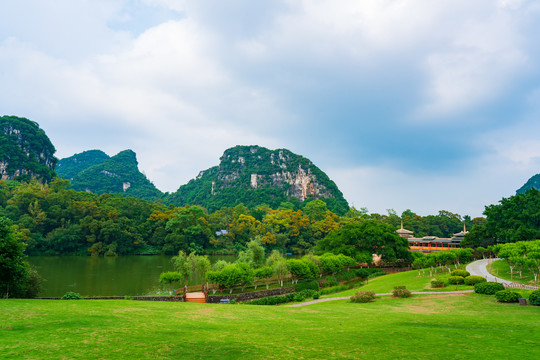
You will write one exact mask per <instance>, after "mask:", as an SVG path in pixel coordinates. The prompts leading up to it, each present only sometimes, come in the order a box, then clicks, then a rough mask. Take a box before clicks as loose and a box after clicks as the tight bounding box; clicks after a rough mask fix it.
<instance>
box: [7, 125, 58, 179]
mask: <svg viewBox="0 0 540 360" xmlns="http://www.w3.org/2000/svg"><path fill="white" fill-rule="evenodd" d="M55 151H56V150H55V148H54V146H53V144H52V143H51V140H49V138H48V137H47V135H46V134H45V131H43V130H42V129H40V128H39V125H38V124H37V123H36V122H33V121H30V120H28V119H25V118H19V117H16V116H1V117H0V180H29V179H30V178H39V179H41V180H43V181H45V182H48V181H50V180H51V179H52V178H53V177H54V166H55V164H56V162H57V161H58V159H56V158H55V157H54V153H55Z"/></svg>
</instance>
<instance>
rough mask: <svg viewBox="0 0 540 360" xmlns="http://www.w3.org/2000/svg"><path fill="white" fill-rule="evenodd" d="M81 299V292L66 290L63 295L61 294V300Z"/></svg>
mask: <svg viewBox="0 0 540 360" xmlns="http://www.w3.org/2000/svg"><path fill="white" fill-rule="evenodd" d="M82 299H83V297H82V296H81V294H79V293H76V292H73V291H68V292H67V293H65V294H64V296H62V300H82Z"/></svg>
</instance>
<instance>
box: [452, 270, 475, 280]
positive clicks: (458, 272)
mask: <svg viewBox="0 0 540 360" xmlns="http://www.w3.org/2000/svg"><path fill="white" fill-rule="evenodd" d="M470 275H471V273H469V272H468V271H467V270H460V269H458V270H454V271H452V272H451V273H450V276H461V277H462V278H466V277H467V276H470Z"/></svg>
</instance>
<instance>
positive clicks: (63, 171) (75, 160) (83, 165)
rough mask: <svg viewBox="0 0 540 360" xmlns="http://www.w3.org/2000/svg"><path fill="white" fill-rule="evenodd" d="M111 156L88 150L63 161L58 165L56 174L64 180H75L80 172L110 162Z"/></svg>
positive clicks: (99, 151)
mask: <svg viewBox="0 0 540 360" xmlns="http://www.w3.org/2000/svg"><path fill="white" fill-rule="evenodd" d="M109 159H110V157H109V155H107V154H105V153H104V152H103V151H101V150H88V151H83V152H82V153H80V154H75V155H73V156H70V157H68V158H65V159H61V160H60V161H58V163H57V164H56V173H57V174H58V176H60V177H61V178H63V179H68V180H70V181H71V180H73V179H74V178H75V177H76V176H77V175H78V174H79V173H80V172H82V171H84V170H86V169H88V168H90V167H92V166H94V165H100V164H103V163H104V162H105V161H107V160H109Z"/></svg>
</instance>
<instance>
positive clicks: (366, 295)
mask: <svg viewBox="0 0 540 360" xmlns="http://www.w3.org/2000/svg"><path fill="white" fill-rule="evenodd" d="M373 300H375V293H374V292H373V291H357V292H356V294H354V295H353V296H351V302H354V303H367V302H371V301H373Z"/></svg>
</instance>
